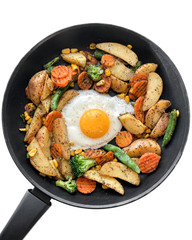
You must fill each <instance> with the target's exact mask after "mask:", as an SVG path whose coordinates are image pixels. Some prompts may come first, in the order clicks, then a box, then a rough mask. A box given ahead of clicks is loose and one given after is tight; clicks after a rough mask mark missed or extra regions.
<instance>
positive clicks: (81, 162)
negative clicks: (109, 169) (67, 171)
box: [70, 155, 96, 177]
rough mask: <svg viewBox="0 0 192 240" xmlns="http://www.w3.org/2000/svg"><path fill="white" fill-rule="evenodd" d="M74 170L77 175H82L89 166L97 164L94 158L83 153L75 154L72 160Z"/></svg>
mask: <svg viewBox="0 0 192 240" xmlns="http://www.w3.org/2000/svg"><path fill="white" fill-rule="evenodd" d="M70 165H71V168H72V171H73V173H74V175H75V176H76V177H80V176H82V175H83V174H84V173H85V172H86V171H87V170H88V169H89V168H91V167H93V166H95V165H96V161H95V160H94V159H88V158H85V157H83V156H81V155H75V156H74V157H72V158H71V160H70Z"/></svg>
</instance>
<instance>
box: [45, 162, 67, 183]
mask: <svg viewBox="0 0 192 240" xmlns="http://www.w3.org/2000/svg"><path fill="white" fill-rule="evenodd" d="M49 162H50V164H51V166H52V168H53V169H54V170H55V172H56V173H57V174H56V176H55V177H54V178H55V179H56V180H64V177H63V176H62V175H61V173H60V172H59V170H58V169H57V168H56V167H55V164H54V163H53V160H50V161H49Z"/></svg>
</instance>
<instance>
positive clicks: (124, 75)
mask: <svg viewBox="0 0 192 240" xmlns="http://www.w3.org/2000/svg"><path fill="white" fill-rule="evenodd" d="M109 69H110V71H111V74H112V75H114V76H115V77H116V78H119V79H121V80H123V81H128V80H129V79H130V78H131V77H133V76H134V72H133V70H131V69H130V68H128V67H126V66H125V65H124V64H123V63H122V62H120V61H119V60H117V59H116V60H115V64H114V65H113V66H112V67H109Z"/></svg>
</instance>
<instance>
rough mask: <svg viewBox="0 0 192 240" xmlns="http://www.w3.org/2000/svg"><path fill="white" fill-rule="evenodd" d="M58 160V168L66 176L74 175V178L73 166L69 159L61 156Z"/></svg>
mask: <svg viewBox="0 0 192 240" xmlns="http://www.w3.org/2000/svg"><path fill="white" fill-rule="evenodd" d="M57 162H58V165H59V166H58V170H59V172H60V173H61V174H62V175H63V176H64V177H72V178H74V175H73V172H72V169H71V166H70V163H69V161H67V160H65V159H63V158H59V159H57Z"/></svg>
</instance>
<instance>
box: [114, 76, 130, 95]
mask: <svg viewBox="0 0 192 240" xmlns="http://www.w3.org/2000/svg"><path fill="white" fill-rule="evenodd" d="M111 80H112V83H111V88H112V89H113V91H115V92H117V93H127V92H128V91H129V88H130V85H129V84H128V83H127V82H124V81H121V80H120V79H118V78H116V77H115V76H113V75H111Z"/></svg>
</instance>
